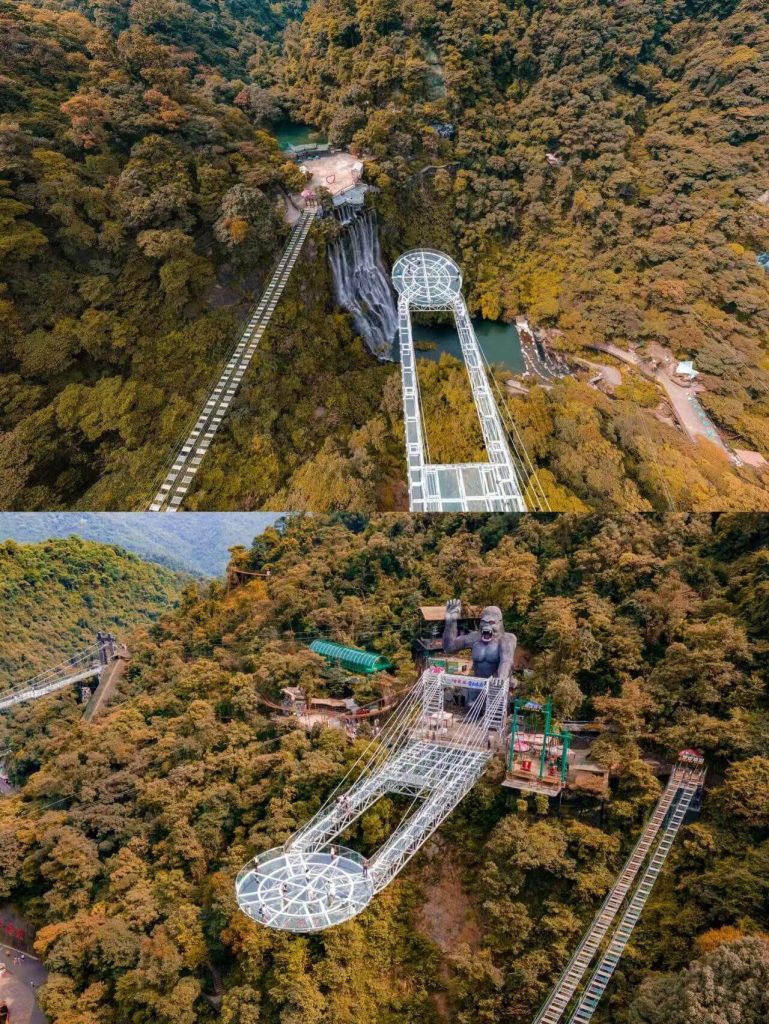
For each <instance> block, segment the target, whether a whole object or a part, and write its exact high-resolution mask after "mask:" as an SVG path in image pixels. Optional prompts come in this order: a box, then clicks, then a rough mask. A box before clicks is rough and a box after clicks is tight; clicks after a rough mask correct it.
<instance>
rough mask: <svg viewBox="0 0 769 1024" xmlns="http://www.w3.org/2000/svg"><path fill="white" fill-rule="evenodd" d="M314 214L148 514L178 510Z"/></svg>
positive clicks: (292, 242) (302, 221)
mask: <svg viewBox="0 0 769 1024" xmlns="http://www.w3.org/2000/svg"><path fill="white" fill-rule="evenodd" d="M316 210H317V207H316V205H315V204H314V203H308V205H307V206H306V208H305V209H304V211H303V212H302V214H301V216H300V217H299V219H298V220H297V221H296V222H295V224H294V227H293V230H292V232H291V235H290V236H289V239H288V242H287V243H286V248H285V249H284V250H283V255H282V256H281V258H280V260H279V261H278V265H277V267H276V268H275V271H274V273H273V275H272V277H271V278H270V281H269V284H268V285H267V287H266V288H265V290H264V294H263V295H262V297H261V299H260V300H259V303H258V305H257V307H256V309H255V310H254V311H253V313H252V315H251V317H250V318H249V320H248V323H247V324H246V327H245V330H244V331H243V334H242V335H241V337H240V340H239V341H238V343H237V345H236V346H235V348H234V350H233V352H232V355H231V356H230V358H229V360H228V362H227V365H226V366H225V368H224V370H223V371H222V374H221V376H220V377H219V380H218V381H217V383H216V385H215V386H214V388H213V390H212V391H211V392H210V394H209V396H208V398H207V399H206V402H205V405H204V406H203V408H202V410H201V412H200V415H199V416H198V418H197V420H196V422H195V425H194V427H193V428H192V430H191V431H190V434H189V436H188V437H187V439H186V441H185V442H184V444H183V445H182V446H181V447H180V448H179V449H178V451H177V452H176V454H175V456H174V459H173V464H172V465H171V468H170V469H169V470H168V472H167V474H166V477H165V479H164V481H163V483H162V485H161V487H160V490H159V491H158V492H157V494H156V495H155V497H154V498H153V500H152V501H151V503H150V505H149V511H150V512H178V511H179V509H180V507H181V504H182V502H183V501H184V498H185V496H186V494H187V492H188V491H189V489H190V487H191V485H192V481H193V480H194V479H195V474H196V473H197V471H198V469H199V468H200V464H201V462H202V461H203V458H204V457H205V454H206V452H207V451H208V449H209V447H210V445H211V442H212V441H213V439H214V437H215V436H216V432H217V431H218V430H219V427H220V426H221V423H222V420H223V419H224V416H225V414H226V412H227V410H228V409H229V407H230V404H231V402H232V400H233V398H234V397H235V394H236V393H237V390H238V388H239V386H240V382H241V380H242V379H243V375H244V374H245V372H246V370H247V369H248V366H249V363H250V362H251V359H252V358H253V356H254V353H255V352H256V350H257V348H258V346H259V342H260V341H261V340H262V335H263V334H264V332H265V330H266V329H267V325H268V324H269V322H270V319H271V317H272V314H273V312H274V310H275V307H276V306H277V304H278V302H279V300H280V297H281V295H282V294H283V290H284V289H285V287H286V284H287V283H288V279H289V277H290V276H291V271H292V270H293V269H294V264H295V263H296V261H297V259H298V257H299V253H300V251H301V249H302V246H303V245H304V242H305V239H306V238H307V235H308V233H309V231H310V225H311V224H312V222H313V219H314V218H315V215H316Z"/></svg>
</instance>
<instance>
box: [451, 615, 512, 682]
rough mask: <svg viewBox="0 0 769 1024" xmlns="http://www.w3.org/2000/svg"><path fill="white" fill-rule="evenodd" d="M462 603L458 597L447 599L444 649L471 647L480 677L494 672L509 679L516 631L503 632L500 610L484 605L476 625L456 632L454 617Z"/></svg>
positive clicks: (474, 668)
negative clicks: (473, 627) (462, 632)
mask: <svg viewBox="0 0 769 1024" xmlns="http://www.w3.org/2000/svg"><path fill="white" fill-rule="evenodd" d="M461 607H462V604H461V602H460V601H448V602H447V603H446V625H445V627H444V630H443V653H444V654H456V652H457V651H462V650H466V649H467V648H471V649H472V653H473V673H474V674H475V675H476V676H478V677H479V678H481V679H488V678H489V676H497V677H498V678H500V679H509V678H510V676H511V675H512V672H513V660H514V659H515V647H516V644H517V643H518V641H517V639H516V636H515V633H506V632H505V627H504V624H503V622H502V612H501V611H500V610H499V608H497V607H496V606H495V605H491V606H490V607H488V608H484V609H483V612H482V613H481V621H480V624H479V628H478V629H476V630H474V631H473V632H472V633H467V634H466V635H465V636H457V621H458V619H459V615H460V611H461Z"/></svg>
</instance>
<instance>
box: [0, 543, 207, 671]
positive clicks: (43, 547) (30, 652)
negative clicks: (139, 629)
mask: <svg viewBox="0 0 769 1024" xmlns="http://www.w3.org/2000/svg"><path fill="white" fill-rule="evenodd" d="M188 582H189V577H188V576H186V575H182V574H180V573H178V572H173V571H171V570H170V569H167V568H164V567H163V566H160V565H155V564H150V563H148V562H144V561H142V560H141V559H140V558H137V556H136V555H133V554H130V553H129V552H127V551H125V550H124V549H123V548H119V547H112V546H108V545H106V544H95V543H93V542H91V541H85V540H81V539H80V538H79V537H69V538H67V539H60V540H47V541H44V542H43V543H39V544H18V543H17V542H16V541H6V542H5V543H0V687H2V688H6V687H8V686H11V685H13V684H15V683H19V682H22V681H23V680H24V679H27V678H28V677H30V676H33V675H35V674H36V673H37V672H41V671H42V670H43V669H45V668H49V667H52V666H53V665H56V664H58V663H59V662H60V661H63V660H65V659H66V658H69V657H70V656H71V655H72V654H76V653H77V652H78V651H79V650H82V649H83V648H84V647H88V646H90V645H91V644H92V643H94V642H95V640H96V632H97V630H100V629H102V630H112V631H113V632H115V633H117V634H118V636H119V637H120V638H121V639H125V638H126V634H127V632H128V631H129V630H131V629H133V628H134V627H135V626H137V625H139V624H142V625H143V624H146V623H148V622H152V621H153V620H155V619H157V618H158V617H159V616H160V615H161V614H162V613H164V612H167V611H168V609H169V608H170V607H172V606H173V605H174V604H175V603H176V601H177V600H178V598H179V595H180V593H181V591H182V589H183V588H184V586H186V585H187V583H188Z"/></svg>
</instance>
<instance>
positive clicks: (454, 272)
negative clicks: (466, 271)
mask: <svg viewBox="0 0 769 1024" xmlns="http://www.w3.org/2000/svg"><path fill="white" fill-rule="evenodd" d="M392 279H393V284H394V285H395V290H396V291H397V292H398V293H399V294H400V295H405V296H406V297H407V298H408V300H409V304H410V305H412V306H416V307H417V308H418V309H445V308H446V307H447V306H450V305H451V303H452V302H453V301H454V299H456V298H457V297H458V296H459V295H460V294H461V292H462V272H461V270H460V269H459V267H458V266H457V265H456V263H455V262H454V260H452V259H451V257H450V256H447V255H446V253H444V252H437V251H436V250H435V249H412V250H411V251H410V252H405V253H404V254H403V255H402V256H399V257H398V259H397V260H396V261H395V265H394V267H393V271H392Z"/></svg>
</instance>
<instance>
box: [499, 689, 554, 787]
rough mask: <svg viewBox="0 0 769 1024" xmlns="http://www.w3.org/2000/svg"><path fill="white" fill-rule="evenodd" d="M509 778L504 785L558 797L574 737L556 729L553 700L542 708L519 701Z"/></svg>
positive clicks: (515, 707)
mask: <svg viewBox="0 0 769 1024" xmlns="http://www.w3.org/2000/svg"><path fill="white" fill-rule="evenodd" d="M511 723H512V725H511V729H510V745H509V747H508V752H507V775H506V778H505V781H504V783H503V785H505V786H509V787H510V788H512V789H520V790H523V791H524V792H528V793H545V794H547V795H548V796H557V795H558V794H559V793H560V792H561V790H562V789H563V787H564V786H565V785H566V776H567V775H568V772H569V747H570V745H571V733H570V732H568V730H565V729H564V730H563V731H560V732H558V731H556V730H554V729H553V699H552V697H549V698H548V700H547V703H546V704H544V705H542V704H539V703H537V701H534V700H522V699H521V698H518V699H517V700H516V701H515V702H514V704H513V713H512V715H511Z"/></svg>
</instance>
